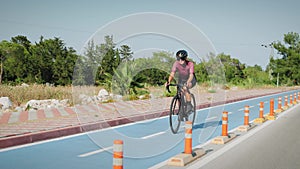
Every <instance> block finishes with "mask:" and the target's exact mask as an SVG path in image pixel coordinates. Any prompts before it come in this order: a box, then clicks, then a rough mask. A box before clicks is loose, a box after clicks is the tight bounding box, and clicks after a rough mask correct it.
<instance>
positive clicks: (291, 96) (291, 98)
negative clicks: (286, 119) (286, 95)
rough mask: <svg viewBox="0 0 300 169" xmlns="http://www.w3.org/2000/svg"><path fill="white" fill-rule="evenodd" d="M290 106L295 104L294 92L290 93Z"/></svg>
mask: <svg viewBox="0 0 300 169" xmlns="http://www.w3.org/2000/svg"><path fill="white" fill-rule="evenodd" d="M289 106H290V107H291V106H293V95H292V94H291V95H290V104H289Z"/></svg>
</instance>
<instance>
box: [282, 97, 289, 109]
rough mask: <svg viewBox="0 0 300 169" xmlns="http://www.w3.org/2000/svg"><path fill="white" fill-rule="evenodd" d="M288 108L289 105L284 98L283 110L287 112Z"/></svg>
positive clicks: (286, 98)
mask: <svg viewBox="0 0 300 169" xmlns="http://www.w3.org/2000/svg"><path fill="white" fill-rule="evenodd" d="M288 108H289V105H288V96H284V106H283V110H287V109H288Z"/></svg>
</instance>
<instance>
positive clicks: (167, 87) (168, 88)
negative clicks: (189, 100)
mask: <svg viewBox="0 0 300 169" xmlns="http://www.w3.org/2000/svg"><path fill="white" fill-rule="evenodd" d="M170 86H177V87H183V85H180V84H168V85H167V86H166V89H167V91H168V92H169V93H171V91H170Z"/></svg>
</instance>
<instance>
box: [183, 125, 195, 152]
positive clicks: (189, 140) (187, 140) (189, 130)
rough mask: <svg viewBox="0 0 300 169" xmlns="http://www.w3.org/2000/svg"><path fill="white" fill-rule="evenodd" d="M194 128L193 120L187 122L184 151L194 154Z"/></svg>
mask: <svg viewBox="0 0 300 169" xmlns="http://www.w3.org/2000/svg"><path fill="white" fill-rule="evenodd" d="M192 129H193V123H192V122H191V121H186V122H185V145H184V153H185V154H192V152H193V150H192Z"/></svg>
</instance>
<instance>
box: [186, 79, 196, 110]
mask: <svg viewBox="0 0 300 169" xmlns="http://www.w3.org/2000/svg"><path fill="white" fill-rule="evenodd" d="M194 86H195V85H194V84H193V85H192V86H187V87H188V89H191V88H193V87H194ZM185 97H186V112H187V113H188V114H190V113H191V111H193V109H194V107H193V105H192V103H191V94H190V93H189V92H187V90H185Z"/></svg>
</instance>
